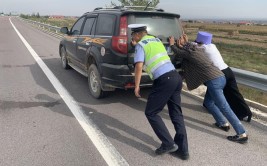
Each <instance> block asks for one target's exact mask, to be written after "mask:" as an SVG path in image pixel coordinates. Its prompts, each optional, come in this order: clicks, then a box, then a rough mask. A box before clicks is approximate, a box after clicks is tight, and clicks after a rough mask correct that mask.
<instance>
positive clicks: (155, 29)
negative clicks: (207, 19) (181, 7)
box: [135, 15, 182, 43]
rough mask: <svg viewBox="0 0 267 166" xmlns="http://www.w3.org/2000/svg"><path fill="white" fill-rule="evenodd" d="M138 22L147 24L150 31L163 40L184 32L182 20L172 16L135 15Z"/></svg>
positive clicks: (165, 40)
mask: <svg viewBox="0 0 267 166" xmlns="http://www.w3.org/2000/svg"><path fill="white" fill-rule="evenodd" d="M135 20H136V23H138V24H146V25H147V30H148V33H149V34H151V35H154V36H157V37H158V38H160V39H161V40H162V42H164V43H165V42H167V41H168V38H169V36H174V37H175V38H177V37H179V36H180V35H181V34H182V32H181V30H182V28H181V25H180V21H179V20H178V18H176V17H170V16H149V15H148V16H144V15H137V16H135Z"/></svg>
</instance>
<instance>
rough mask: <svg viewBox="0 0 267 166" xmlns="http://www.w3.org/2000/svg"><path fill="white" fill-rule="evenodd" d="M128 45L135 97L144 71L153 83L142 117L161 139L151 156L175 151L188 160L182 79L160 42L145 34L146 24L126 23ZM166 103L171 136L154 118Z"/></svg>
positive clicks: (138, 91)
mask: <svg viewBox="0 0 267 166" xmlns="http://www.w3.org/2000/svg"><path fill="white" fill-rule="evenodd" d="M128 27H129V28H131V30H132V44H133V45H135V56H134V62H135V90H134V93H135V95H136V97H141V96H140V80H141V75H142V69H144V70H145V71H146V72H147V73H148V75H149V76H150V78H151V79H152V80H153V86H152V90H151V93H150V94H149V96H148V100H147V105H146V109H145V115H146V117H147V119H148V121H149V123H150V125H151V127H152V128H153V130H154V132H155V134H156V135H157V136H158V138H159V139H160V140H161V142H162V144H161V146H160V147H159V148H158V149H156V151H155V153H156V154H158V155H160V154H164V153H170V152H175V153H174V154H177V156H178V157H180V158H181V159H183V160H187V159H188V158H189V153H188V142H187V134H186V129H185V125H184V118H183V115H182V110H181V106H180V105H181V89H182V79H181V77H180V75H179V74H178V73H177V72H176V71H175V68H174V66H173V64H172V63H171V61H170V58H169V56H168V54H167V51H166V49H165V47H164V45H163V44H162V42H161V41H160V39H158V38H155V37H154V36H150V35H148V34H147V30H146V28H147V27H146V25H144V24H130V25H129V26H128ZM166 104H167V106H168V110H169V116H170V118H171V121H172V123H173V125H174V128H175V131H176V134H175V137H174V139H173V138H172V137H171V135H170V133H169V131H168V129H167V127H166V126H165V124H164V122H163V120H162V118H161V117H160V116H159V115H158V113H159V112H161V111H162V110H163V108H164V106H165V105H166Z"/></svg>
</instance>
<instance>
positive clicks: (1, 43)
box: [0, 17, 267, 166]
mask: <svg viewBox="0 0 267 166" xmlns="http://www.w3.org/2000/svg"><path fill="white" fill-rule="evenodd" d="M11 21H12V22H13V24H14V26H15V27H16V28H17V30H18V31H19V32H20V34H21V35H22V36H23V37H24V38H25V40H26V41H27V42H28V43H29V45H30V46H31V48H32V49H33V50H34V51H35V52H36V53H37V55H38V56H39V57H40V58H41V60H42V61H43V62H44V63H45V64H46V66H47V67H48V68H49V69H50V70H51V71H52V73H53V75H54V76H55V77H56V78H57V80H58V81H59V82H60V84H61V85H62V86H63V87H64V88H65V89H66V90H67V91H68V94H69V95H70V96H71V99H73V103H77V105H78V106H79V108H80V111H81V112H82V113H83V114H84V116H85V118H86V119H87V120H88V121H89V122H91V123H92V125H94V126H96V128H97V130H99V131H100V133H102V134H103V135H104V137H105V138H106V139H107V140H105V139H104V142H107V141H108V143H110V144H109V145H110V147H113V148H114V149H115V151H116V153H117V154H118V155H119V158H122V159H123V161H125V163H121V165H125V164H127V163H128V164H129V165H136V166H139V165H144V166H150V165H151V166H152V165H153V166H155V165H156V166H160V165H164V166H174V165H190V166H192V165H193V166H194V165H198V166H202V165H203V166H209V165H210V166H214V165H216V166H217V165H218V166H220V165H250V166H254V165H255V166H265V165H267V127H266V126H263V125H260V124H258V123H256V122H252V123H246V122H243V124H244V125H245V128H246V129H247V130H248V134H249V143H247V144H245V145H242V144H238V143H233V142H230V141H228V140H227V139H226V136H228V135H234V134H235V132H234V130H233V129H231V130H230V131H229V132H228V133H226V132H224V131H222V130H219V129H217V128H215V126H214V125H213V123H214V120H213V118H212V116H211V115H210V114H209V113H207V112H206V110H205V109H203V107H202V106H201V103H199V102H198V101H196V100H194V99H192V98H190V97H188V96H185V95H182V109H183V113H184V118H185V123H186V129H187V134H188V140H189V150H190V159H189V160H188V161H182V160H180V159H178V158H176V157H175V156H172V155H169V154H166V155H163V156H156V155H155V154H154V150H155V149H156V148H157V147H158V146H159V145H160V142H159V140H158V138H157V137H156V136H155V134H154V132H153V131H152V128H151V127H150V125H149V124H148V122H147V120H146V118H145V115H144V108H145V105H146V97H147V95H148V93H149V89H142V90H141V95H142V99H137V98H136V97H135V96H134V93H133V91H132V90H128V91H124V90H116V91H115V92H113V93H111V94H110V95H109V96H108V97H107V98H104V99H101V100H96V99H94V98H92V97H91V96H90V94H89V90H88V85H87V78H85V77H83V76H82V75H80V74H79V73H77V72H76V71H74V70H64V69H63V68H62V67H61V64H60V59H59V54H58V44H59V39H57V38H54V37H52V36H50V35H47V34H45V33H43V32H41V31H39V30H37V29H35V28H33V27H32V26H31V25H29V24H27V23H24V22H23V21H20V20H18V19H16V18H11ZM64 97H65V96H63V95H62V94H59V91H58V90H57V88H56V87H55V86H53V84H52V83H51V81H50V80H49V79H48V77H47V75H46V74H45V73H44V72H43V70H42V68H41V67H40V66H39V65H38V63H37V62H36V60H35V59H34V58H33V56H32V54H31V53H30V52H29V50H28V49H27V48H26V46H25V45H24V43H23V42H22V40H21V39H20V38H19V36H18V34H17V33H16V32H15V30H14V28H13V26H12V25H11V22H10V20H9V17H0V165H1V166H2V165H3V166H20V165H21V166H22V165H23V166H25V165H27V166H30V165H34V166H39V165H40V166H43V165H46V166H58V165H64V166H68V165H69V166H83V165H89V166H103V165H108V164H107V163H108V162H107V158H108V157H109V156H108V155H107V156H103V153H102V152H103V151H104V152H105V151H108V148H109V147H107V149H103V148H102V149H100V148H99V147H98V148H97V144H96V143H95V141H94V140H93V141H92V140H91V137H94V136H92V135H90V134H88V133H87V132H86V130H85V128H84V127H82V124H81V121H80V120H79V119H78V120H77V116H76V115H74V114H73V111H76V110H75V109H74V110H73V109H71V108H70V107H69V105H68V103H67V102H66V100H64ZM70 102H71V101H70ZM161 115H162V117H163V119H164V121H165V122H166V125H167V127H168V128H169V129H170V132H171V133H172V134H174V129H173V126H172V124H171V121H170V119H169V117H168V113H167V109H166V108H165V110H164V111H163V112H162V113H161ZM100 141H101V140H100ZM99 149H100V150H99ZM120 161H121V160H120Z"/></svg>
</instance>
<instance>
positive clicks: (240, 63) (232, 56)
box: [183, 22, 267, 105]
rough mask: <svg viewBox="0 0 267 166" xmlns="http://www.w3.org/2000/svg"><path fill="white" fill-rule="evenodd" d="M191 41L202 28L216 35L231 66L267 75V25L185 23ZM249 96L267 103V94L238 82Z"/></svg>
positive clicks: (220, 49)
mask: <svg viewBox="0 0 267 166" xmlns="http://www.w3.org/2000/svg"><path fill="white" fill-rule="evenodd" d="M183 27H184V31H185V33H186V34H187V35H188V37H189V40H191V41H194V40H195V39H196V35H197V32H198V31H207V32H210V33H212V34H213V43H214V44H216V46H217V48H218V49H219V51H220V52H221V54H222V56H223V58H224V61H225V62H226V63H227V64H228V65H229V66H230V67H235V68H239V69H244V70H249V71H253V72H256V73H261V74H265V75H267V26H259V25H237V24H215V23H188V22H186V23H185V22H183ZM238 86H239V88H240V91H241V93H242V94H243V96H244V97H245V98H247V99H250V100H253V101H257V102H259V103H262V104H264V105H267V93H266V92H261V91H259V90H256V89H252V88H249V87H246V86H242V85H238Z"/></svg>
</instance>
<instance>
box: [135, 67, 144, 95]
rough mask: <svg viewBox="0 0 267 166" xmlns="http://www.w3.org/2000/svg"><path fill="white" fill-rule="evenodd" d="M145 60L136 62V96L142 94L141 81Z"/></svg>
mask: <svg viewBox="0 0 267 166" xmlns="http://www.w3.org/2000/svg"><path fill="white" fill-rule="evenodd" d="M142 69H143V62H137V63H136V64H135V69H134V74H135V88H134V94H135V96H136V97H141V96H140V81H141V76H142Z"/></svg>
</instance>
